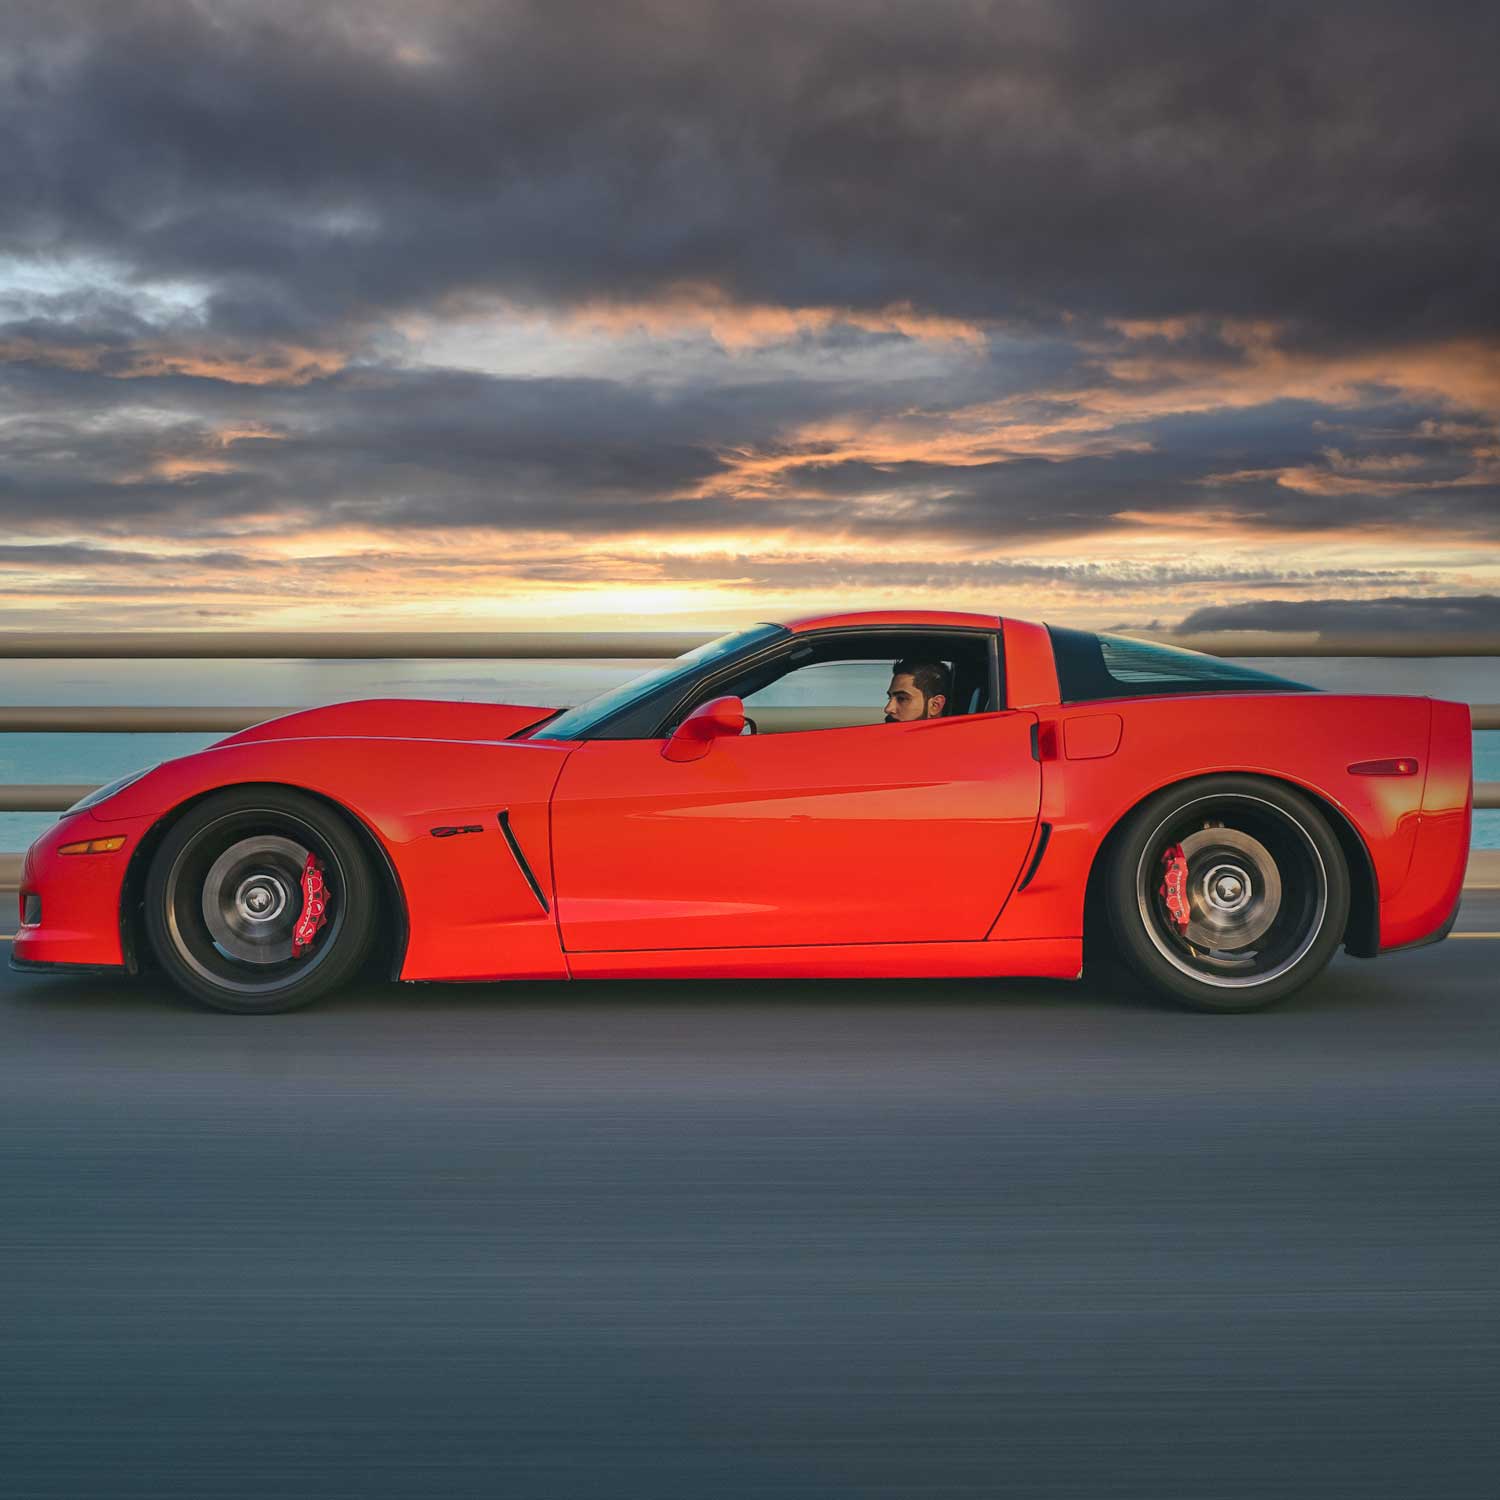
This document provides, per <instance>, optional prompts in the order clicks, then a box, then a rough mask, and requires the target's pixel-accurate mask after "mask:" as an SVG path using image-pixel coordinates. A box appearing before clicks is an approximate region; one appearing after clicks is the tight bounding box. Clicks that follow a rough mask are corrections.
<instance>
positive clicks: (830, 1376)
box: [0, 893, 1500, 1500]
mask: <svg viewBox="0 0 1500 1500" xmlns="http://www.w3.org/2000/svg"><path fill="white" fill-rule="evenodd" d="M1460 927H1461V930H1467V931H1469V932H1471V933H1473V932H1492V933H1494V932H1500V896H1497V895H1496V894H1495V893H1475V894H1474V895H1473V896H1472V898H1471V900H1470V903H1469V905H1468V906H1467V907H1466V909H1465V912H1464V915H1463V917H1462V919H1461V924H1460ZM1497 975H1500V937H1467V938H1459V939H1453V940H1450V941H1448V942H1447V943H1445V944H1443V945H1442V946H1440V947H1437V948H1431V949H1426V950H1422V951H1418V952H1413V953H1408V954H1404V955H1395V956H1392V957H1391V958H1388V959H1384V960H1381V961H1379V962H1377V963H1361V962H1357V961H1354V960H1348V959H1340V960H1339V961H1337V962H1336V963H1335V965H1334V966H1333V968H1332V969H1331V970H1330V971H1329V973H1328V974H1327V976H1326V977H1325V978H1324V979H1323V980H1322V981H1321V982H1320V983H1319V984H1318V985H1317V986H1316V987H1315V988H1314V989H1313V990H1312V991H1311V992H1308V993H1305V994H1304V995H1303V996H1301V997H1299V998H1298V999H1296V1000H1294V1001H1293V1002H1291V1003H1290V1004H1288V1005H1287V1006H1285V1007H1284V1008H1282V1009H1280V1010H1277V1011H1273V1012H1271V1013H1268V1014H1264V1015H1257V1016H1246V1017H1230V1018H1218V1017H1205V1016H1197V1015H1189V1014H1184V1013H1181V1012H1178V1011H1175V1010H1170V1009H1165V1008H1158V1007H1156V1006H1154V1005H1152V1004H1149V1003H1147V1002H1145V1001H1142V1000H1140V999H1132V998H1129V997H1124V996H1121V995H1118V994H1115V993H1112V992H1111V991H1110V989H1109V988H1108V987H1107V986H1105V985H1103V984H1100V983H1092V984H1090V983H1085V984H1081V985H1067V984H1052V983H1020V982H1007V983H993V984H991V983H981V982H973V981H963V982H941V983H894V982H886V983H876V984H872V983H827V982H822V983H812V982H808V983H802V982H780V983H775V984H770V983H759V982H757V983H733V984H730V983H724V984H705V983H681V984H675V985H664V984H647V983H628V984H615V985H603V984H588V985H577V986H574V987H571V988H568V987H561V986H542V985H515V986H466V987H421V988H401V987H394V986H384V987H374V988H369V989H365V990H362V991H360V992H358V993H353V994H350V995H347V996H344V997H341V998H337V999H334V1000H332V1001H328V1002H325V1003H324V1004H322V1005H321V1006H320V1007H318V1008H317V1009H314V1010H312V1011H310V1012H305V1013H302V1014H298V1015H292V1016H284V1017H275V1018H267V1019H253V1020H242V1019H232V1018H228V1017H221V1016H216V1015H212V1014H208V1013H205V1012H201V1011H198V1010H195V1009H192V1008H191V1007H189V1006H187V1005H185V1004H180V1003H179V1002H177V1001H175V1000H174V999H172V998H170V997H169V996H168V995H167V994H166V993H164V992H163V991H162V990H161V988H160V987H159V986H157V985H155V984H151V983H145V982H125V981H112V980H87V981H79V980H72V979H62V978H52V977H38V976H29V975H27V976H22V975H14V974H9V973H6V974H5V975H4V977H3V979H0V1111H3V1118H0V1162H3V1180H0V1370H3V1398H0V1491H3V1493H4V1494H5V1495H6V1496H7V1497H9V1500H26V1497H42V1496H46V1497H67V1500H82V1497H91V1496H99V1497H108V1500H128V1497H152V1500H159V1497H192V1500H209V1497H215V1496H236V1497H238V1496H246V1497H250V1496H254V1497H275V1500H289V1497H303V1496H306V1497H314V1496H316V1497H320V1500H326V1497H334V1496H340V1497H341V1496H351V1497H352V1496H358V1497H361V1500H381V1497H388V1496H413V1497H417V1496H421V1497H427V1496H432V1497H469V1496H475V1497H478V1496H484V1497H487V1500H488V1497H497V1500H532V1497H538V1500H541V1497H546V1500H594V1497H611V1500H614V1497H621V1500H679V1497H681V1500H737V1497H741V1496H745V1497H750V1496H766V1497H773V1496H774V1497H778V1500H794V1497H796V1500H800V1497H807V1500H814V1497H816V1500H828V1497H839V1500H842V1497H854V1496H859V1497H865V1496H889V1497H903V1500H906V1497H922V1500H928V1497H931V1500H941V1497H949V1496H996V1495H1004V1496H1038V1497H1048V1500H1052V1497H1078V1500H1106V1497H1140V1500H1173V1497H1182V1500H1219V1497H1245V1500H1252V1497H1253V1500H1265V1497H1269V1496H1287V1495H1317V1496H1319V1497H1330V1496H1332V1497H1344V1496H1347V1497H1351V1500H1354V1497H1358V1500H1372V1497H1386V1496H1389V1497H1400V1500H1412V1497H1414V1496H1439V1497H1443V1500H1459V1497H1469V1496H1473V1497H1480V1496H1483V1497H1485V1500H1490V1497H1493V1496H1494V1494H1495V1493H1496V1491H1497V1485H1500V1481H1497V1478H1496V1476H1497V1473H1500V1438H1497V1435H1496V1434H1497V1424H1496V1422H1495V1412H1496V1409H1497V1398H1500V1324H1497V1315H1500V1271H1497V1261H1500V1153H1497V1148H1500V1091H1497V1087H1496V1085H1497V1081H1500V977H1497Z"/></svg>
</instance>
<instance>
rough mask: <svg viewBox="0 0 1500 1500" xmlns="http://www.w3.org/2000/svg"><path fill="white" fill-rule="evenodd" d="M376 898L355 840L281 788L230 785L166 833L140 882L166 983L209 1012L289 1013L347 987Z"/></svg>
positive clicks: (366, 939) (344, 827)
mask: <svg viewBox="0 0 1500 1500" xmlns="http://www.w3.org/2000/svg"><path fill="white" fill-rule="evenodd" d="M376 907H377V892H376V888H375V883H374V880H373V879H372V877H371V874H370V869H369V865H368V862H367V860H366V859H365V856H364V853H363V851H362V849H361V848H360V844H359V841H358V838H357V836H356V835H355V833H354V832H353V830H352V829H351V828H350V827H349V825H348V823H347V822H346V821H345V819H344V818H343V817H342V816H341V815H340V814H339V813H337V812H336V811H334V810H333V809H331V808H329V807H328V806H327V805H326V804H324V803H322V802H319V801H318V800H317V799H316V798H314V797H309V796H307V795H306V794H305V793H301V792H297V791H294V790H292V789H290V788H286V787H235V788H231V789H229V790H227V791H224V792H219V793H216V794H215V795H214V796H212V797H208V798H206V799H205V800H204V801H202V802H200V803H198V804H197V805H196V806H195V807H193V808H192V809H190V810H189V811H188V812H187V813H186V814H185V815H184V816H183V817H182V818H181V820H180V821H178V822H177V823H176V824H174V825H173V826H172V828H171V829H170V830H169V831H168V833H167V835H166V837H165V838H164V839H163V840H162V842H161V845H160V846H159V847H158V849H157V850H156V853H155V855H154V856H153V858H152V861H151V866H150V869H149V871H148V872H147V876H146V891H145V909H146V930H147V933H148V935H149V937H150V941H151V946H152V948H153V950H154V951H155V953H156V956H157V959H158V960H159V961H160V963H161V966H162V968H163V969H164V970H165V971H166V973H167V975H168V976H169V977H170V978H171V979H172V980H173V981H175V982H176V983H177V984H178V985H179V986H180V987H181V988H182V989H184V990H186V991H187V993H188V994H190V995H192V996H193V997H194V998H196V999H198V1000H201V1001H203V1002H204V1003H205V1004H207V1005H211V1006H213V1007H214V1008H215V1009H216V1010H224V1011H233V1012H235V1013H237V1014H241V1015H258V1014H267V1013H270V1012H274V1011H283V1010H293V1009H295V1008H296V1007H298V1006H301V1005H306V1004H307V1003H308V1002H309V1001H311V1000H314V999H316V998H317V997H318V996H319V995H322V994H325V993H326V992H327V991H329V990H331V989H333V988H334V987H335V986H337V985H339V984H342V983H343V982H344V981H345V980H346V979H348V978H349V977H350V976H351V975H353V973H354V972H355V970H356V969H358V967H359V965H360V963H361V962H362V961H363V959H364V957H365V955H366V954H367V953H368V952H369V949H370V943H371V940H372V938H373V937H374V932H375V920H376Z"/></svg>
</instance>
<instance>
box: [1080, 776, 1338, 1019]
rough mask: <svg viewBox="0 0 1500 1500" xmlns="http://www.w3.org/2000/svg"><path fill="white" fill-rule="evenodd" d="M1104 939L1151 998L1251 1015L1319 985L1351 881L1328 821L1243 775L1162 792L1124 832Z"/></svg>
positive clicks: (1297, 797) (1291, 793) (1286, 791)
mask: <svg viewBox="0 0 1500 1500" xmlns="http://www.w3.org/2000/svg"><path fill="white" fill-rule="evenodd" d="M1105 894H1106V905H1107V908H1108V912H1109V923H1110V928H1111V930H1112V932H1113V934H1114V937H1115V941H1116V943H1117V945H1118V948H1119V953H1120V956H1121V957H1122V958H1123V959H1124V960H1125V962H1126V964H1127V965H1128V966H1129V967H1130V968H1131V969H1132V970H1133V971H1134V972H1135V973H1136V974H1137V975H1138V976H1139V977H1140V978H1141V979H1143V980H1144V981H1145V982H1146V983H1147V984H1148V985H1149V986H1150V987H1151V988H1153V989H1155V990H1157V991H1159V992H1162V993H1164V994H1166V995H1168V996H1170V997H1171V998H1173V999H1175V1000H1177V1001H1178V1002H1180V1003H1181V1004H1184V1005H1188V1006H1191V1007H1193V1008H1194V1009H1197V1010H1211V1011H1247V1010H1258V1009H1259V1008H1260V1007H1262V1006H1265V1005H1270V1004H1271V1003H1272V1002H1274V1001H1277V1000H1281V999H1283V998H1285V997H1286V996H1287V995H1289V994H1291V993H1292V991H1294V990H1297V989H1300V988H1301V987H1302V986H1303V985H1304V984H1306V983H1307V982H1308V981H1309V980H1310V979H1312V978H1314V977H1315V976H1316V975H1317V974H1319V973H1320V972H1321V971H1322V970H1323V968H1324V967H1325V966H1326V965H1327V963H1328V961H1329V959H1331V958H1332V957H1333V955H1334V952H1335V951H1336V950H1337V948H1338V946H1339V943H1340V942H1341V941H1342V940H1343V935H1344V927H1345V924H1346V922H1347V920H1348V916H1349V900H1350V887H1349V874H1348V869H1347V867H1346V865H1345V862H1344V856H1343V851H1342V850H1341V849H1340V847H1339V842H1338V839H1337V837H1336V836H1335V835H1334V833H1333V830H1332V829H1331V828H1330V827H1329V826H1328V820H1327V819H1326V818H1325V817H1324V816H1323V815H1322V813H1321V812H1319V810H1318V809H1317V808H1316V807H1315V806H1314V805H1313V804H1312V802H1311V801H1310V800H1309V799H1308V798H1306V797H1304V796H1302V795H1301V794H1300V793H1299V792H1297V791H1295V790H1294V789H1292V788H1290V787H1286V786H1282V785H1280V784H1278V783H1275V782H1269V781H1260V780H1258V779H1256V778H1254V777H1248V776H1210V777H1204V778H1203V779H1202V780H1200V781H1195V782H1190V783H1186V784H1184V785H1182V786H1178V787H1168V788H1166V789H1165V790H1163V791H1161V792H1159V793H1157V795H1156V796H1154V797H1152V798H1151V799H1150V800H1149V801H1147V802H1146V803H1145V804H1143V805H1142V806H1141V807H1140V808H1138V809H1137V810H1136V812H1135V813H1134V814H1132V816H1131V817H1130V819H1129V821H1128V822H1127V823H1126V824H1125V826H1124V828H1123V829H1122V830H1121V835H1120V838H1119V840H1118V842H1117V844H1116V846H1115V850H1114V856H1113V860H1112V862H1111V864H1110V867H1109V869H1108V871H1107V873H1106V893H1105Z"/></svg>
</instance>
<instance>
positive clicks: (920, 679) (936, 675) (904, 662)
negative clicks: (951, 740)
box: [891, 656, 953, 708]
mask: <svg viewBox="0 0 1500 1500" xmlns="http://www.w3.org/2000/svg"><path fill="white" fill-rule="evenodd" d="M891 676H892V677H901V676H907V677H910V678H911V680H912V683H913V685H914V686H915V687H916V689H917V691H918V692H919V693H921V695H922V696H923V697H924V698H936V697H938V696H939V695H941V696H942V697H943V698H944V699H945V700H946V699H947V698H948V697H949V696H950V695H951V693H952V690H953V688H952V682H951V680H950V678H949V674H948V669H947V667H945V666H944V665H943V664H942V662H940V661H918V660H917V659H916V658H915V657H910V656H903V657H902V658H901V660H900V661H898V662H897V663H896V664H895V665H894V666H893V667H892V668H891ZM947 706H948V705H947V703H946V701H945V702H944V704H943V707H944V708H947Z"/></svg>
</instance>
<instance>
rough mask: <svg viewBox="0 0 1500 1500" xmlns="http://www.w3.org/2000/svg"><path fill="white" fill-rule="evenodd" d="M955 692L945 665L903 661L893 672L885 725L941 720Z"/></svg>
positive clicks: (886, 705)
mask: <svg viewBox="0 0 1500 1500" xmlns="http://www.w3.org/2000/svg"><path fill="white" fill-rule="evenodd" d="M951 689H952V683H951V682H950V680H949V675H948V669H947V667H945V666H944V665H943V664H942V662H940V661H915V660H913V659H912V658H910V657H903V658H902V659H901V660H900V661H898V662H897V663H896V664H895V665H894V666H893V667H892V668H891V686H890V691H889V693H887V695H886V700H885V722H886V723H887V724H904V723H906V722H907V721H908V720H910V719H938V718H941V717H942V714H943V710H944V709H945V708H946V707H947V706H948V694H949V692H950V691H951Z"/></svg>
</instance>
